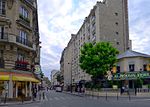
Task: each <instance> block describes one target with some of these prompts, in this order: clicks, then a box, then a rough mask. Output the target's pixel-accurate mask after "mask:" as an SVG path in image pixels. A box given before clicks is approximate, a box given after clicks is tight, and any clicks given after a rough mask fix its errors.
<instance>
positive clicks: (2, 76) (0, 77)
mask: <svg viewBox="0 0 150 107" xmlns="http://www.w3.org/2000/svg"><path fill="white" fill-rule="evenodd" d="M0 80H1V81H8V80H9V75H0Z"/></svg>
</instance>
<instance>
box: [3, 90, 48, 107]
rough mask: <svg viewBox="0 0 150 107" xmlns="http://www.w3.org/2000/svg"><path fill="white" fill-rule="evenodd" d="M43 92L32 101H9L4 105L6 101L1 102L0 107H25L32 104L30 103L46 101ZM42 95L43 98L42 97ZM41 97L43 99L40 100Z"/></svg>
mask: <svg viewBox="0 0 150 107" xmlns="http://www.w3.org/2000/svg"><path fill="white" fill-rule="evenodd" d="M42 93H43V91H42V92H41V93H40V92H39V93H37V97H36V98H35V99H31V100H30V101H23V102H22V101H7V100H6V103H4V101H0V106H8V105H25V104H30V103H35V102H40V101H44V100H45V98H46V97H45V98H43V96H42ZM40 95H41V96H40ZM40 97H41V98H40Z"/></svg>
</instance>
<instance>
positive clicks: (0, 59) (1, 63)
mask: <svg viewBox="0 0 150 107" xmlns="http://www.w3.org/2000/svg"><path fill="white" fill-rule="evenodd" d="M4 65H5V64H4V60H3V58H0V68H4Z"/></svg>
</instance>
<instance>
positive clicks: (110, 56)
mask: <svg viewBox="0 0 150 107" xmlns="http://www.w3.org/2000/svg"><path fill="white" fill-rule="evenodd" d="M118 53H119V51H118V50H117V49H116V48H114V47H113V46H112V45H111V44H110V43H108V42H99V43H96V44H95V45H93V44H92V43H86V44H84V46H83V48H82V49H81V54H80V60H79V61H80V67H81V68H82V69H83V70H84V71H85V72H86V73H88V74H90V75H92V76H93V78H98V77H103V76H104V75H105V74H106V72H107V71H109V70H110V69H111V68H112V67H113V66H114V64H115V63H116V61H117V59H116V56H117V54H118Z"/></svg>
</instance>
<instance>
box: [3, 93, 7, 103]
mask: <svg viewBox="0 0 150 107" xmlns="http://www.w3.org/2000/svg"><path fill="white" fill-rule="evenodd" d="M6 99H7V93H5V99H4V104H5V103H6Z"/></svg>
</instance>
